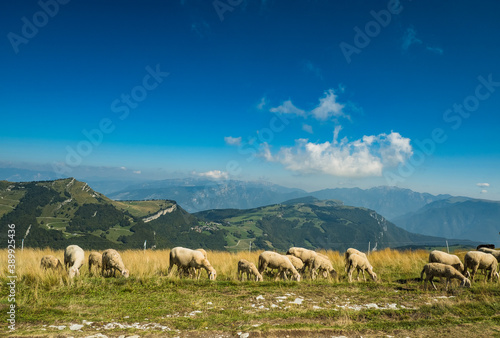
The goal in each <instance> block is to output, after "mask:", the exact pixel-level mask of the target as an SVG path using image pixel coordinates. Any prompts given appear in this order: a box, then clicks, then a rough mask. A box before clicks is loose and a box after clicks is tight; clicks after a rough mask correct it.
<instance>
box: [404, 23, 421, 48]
mask: <svg viewBox="0 0 500 338" xmlns="http://www.w3.org/2000/svg"><path fill="white" fill-rule="evenodd" d="M420 44H422V40H420V39H419V38H417V30H416V29H415V28H414V27H413V26H412V27H409V28H408V29H406V31H405V33H404V35H403V44H402V45H401V47H402V48H403V50H404V51H407V50H408V49H409V48H410V47H411V46H412V45H420Z"/></svg>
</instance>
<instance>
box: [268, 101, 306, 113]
mask: <svg viewBox="0 0 500 338" xmlns="http://www.w3.org/2000/svg"><path fill="white" fill-rule="evenodd" d="M269 111H270V112H271V113H279V114H293V115H298V116H305V115H306V112H305V111H304V110H302V109H299V108H297V107H295V106H294V105H293V103H292V101H290V100H287V101H285V102H283V104H282V105H281V106H278V107H275V108H271V109H270V110H269Z"/></svg>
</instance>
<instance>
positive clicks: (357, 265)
mask: <svg viewBox="0 0 500 338" xmlns="http://www.w3.org/2000/svg"><path fill="white" fill-rule="evenodd" d="M355 269H356V270H357V271H358V275H357V279H358V280H359V272H360V271H361V272H363V279H364V280H365V282H366V277H365V270H366V272H368V274H369V275H370V277H371V278H372V279H373V281H376V280H377V274H376V273H375V272H373V267H372V266H371V264H370V262H369V261H368V259H367V258H366V256H365V257H363V256H360V255H358V254H355V253H354V254H350V255H349V259H348V265H347V276H348V277H349V282H352V273H353V271H354V270H355Z"/></svg>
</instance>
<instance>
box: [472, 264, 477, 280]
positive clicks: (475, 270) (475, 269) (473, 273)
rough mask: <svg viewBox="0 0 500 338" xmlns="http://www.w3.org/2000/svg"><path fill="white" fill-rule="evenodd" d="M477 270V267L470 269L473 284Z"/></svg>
mask: <svg viewBox="0 0 500 338" xmlns="http://www.w3.org/2000/svg"><path fill="white" fill-rule="evenodd" d="M477 268H478V266H473V267H472V274H471V277H472V281H473V282H474V277H476V272H477Z"/></svg>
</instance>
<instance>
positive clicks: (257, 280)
mask: <svg viewBox="0 0 500 338" xmlns="http://www.w3.org/2000/svg"><path fill="white" fill-rule="evenodd" d="M263 280H264V278H263V277H262V275H261V274H260V273H258V272H257V275H256V277H255V281H256V282H262V281H263Z"/></svg>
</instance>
